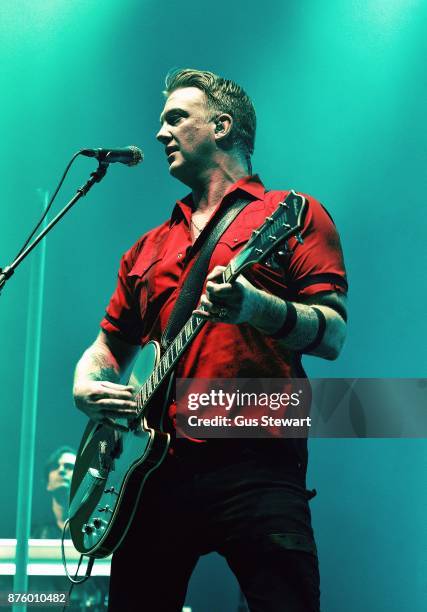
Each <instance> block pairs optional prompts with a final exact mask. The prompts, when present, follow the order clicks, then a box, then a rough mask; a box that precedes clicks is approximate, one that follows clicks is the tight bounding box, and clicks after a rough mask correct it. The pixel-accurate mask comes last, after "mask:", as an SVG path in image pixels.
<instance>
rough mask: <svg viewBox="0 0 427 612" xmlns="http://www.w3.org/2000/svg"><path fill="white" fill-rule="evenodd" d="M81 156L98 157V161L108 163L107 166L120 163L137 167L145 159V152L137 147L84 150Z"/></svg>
mask: <svg viewBox="0 0 427 612" xmlns="http://www.w3.org/2000/svg"><path fill="white" fill-rule="evenodd" d="M80 154H81V155H86V157H96V159H97V160H98V161H100V162H101V161H102V162H107V164H111V163H114V162H119V163H120V164H126V165H127V166H136V165H137V164H139V163H140V162H142V160H143V159H144V154H143V152H142V151H141V149H139V148H138V147H136V146H135V145H131V146H130V147H123V148H122V149H83V150H82V151H80Z"/></svg>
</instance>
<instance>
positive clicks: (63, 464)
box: [47, 453, 76, 492]
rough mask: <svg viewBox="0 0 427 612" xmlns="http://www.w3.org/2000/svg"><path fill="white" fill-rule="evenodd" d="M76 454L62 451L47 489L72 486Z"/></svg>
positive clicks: (51, 472)
mask: <svg viewBox="0 0 427 612" xmlns="http://www.w3.org/2000/svg"><path fill="white" fill-rule="evenodd" d="M75 463H76V455H74V453H62V455H61V456H60V457H59V459H58V465H56V466H53V467H52V469H51V470H50V472H49V476H48V479H47V490H48V491H52V492H54V491H57V490H58V489H61V488H62V489H67V491H68V490H69V488H70V485H71V478H72V476H73V470H74V464H75Z"/></svg>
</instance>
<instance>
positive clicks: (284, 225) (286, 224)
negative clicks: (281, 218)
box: [282, 223, 291, 229]
mask: <svg viewBox="0 0 427 612" xmlns="http://www.w3.org/2000/svg"><path fill="white" fill-rule="evenodd" d="M282 226H283V227H286V229H291V226H290V225H289V223H282Z"/></svg>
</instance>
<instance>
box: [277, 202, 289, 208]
mask: <svg viewBox="0 0 427 612" xmlns="http://www.w3.org/2000/svg"><path fill="white" fill-rule="evenodd" d="M279 206H284V207H285V208H289V204H287V203H286V202H279Z"/></svg>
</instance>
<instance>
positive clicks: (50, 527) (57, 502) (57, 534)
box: [32, 446, 76, 539]
mask: <svg viewBox="0 0 427 612" xmlns="http://www.w3.org/2000/svg"><path fill="white" fill-rule="evenodd" d="M75 462H76V451H75V450H74V449H73V448H71V446H60V447H59V448H57V449H56V450H54V451H53V452H52V454H51V455H50V456H49V458H48V460H47V461H46V464H45V468H44V475H45V481H46V491H47V492H48V493H49V495H50V498H51V508H52V513H51V516H50V520H48V521H47V522H46V523H44V524H42V525H38V526H37V527H35V528H34V530H33V534H32V537H33V538H40V539H46V538H61V537H62V531H63V529H64V524H65V521H66V520H67V518H68V500H69V495H70V486H71V479H72V477H73V470H74V464H75ZM67 533H68V529H67ZM67 537H69V535H67Z"/></svg>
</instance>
